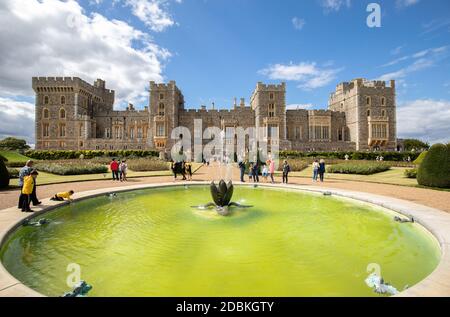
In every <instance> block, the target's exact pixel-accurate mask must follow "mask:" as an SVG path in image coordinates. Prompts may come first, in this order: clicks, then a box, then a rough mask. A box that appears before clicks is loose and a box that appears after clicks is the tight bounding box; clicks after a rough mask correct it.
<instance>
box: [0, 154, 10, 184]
mask: <svg viewBox="0 0 450 317" xmlns="http://www.w3.org/2000/svg"><path fill="white" fill-rule="evenodd" d="M8 186H9V172H8V169H7V168H6V165H5V162H4V161H3V160H0V188H7V187H8Z"/></svg>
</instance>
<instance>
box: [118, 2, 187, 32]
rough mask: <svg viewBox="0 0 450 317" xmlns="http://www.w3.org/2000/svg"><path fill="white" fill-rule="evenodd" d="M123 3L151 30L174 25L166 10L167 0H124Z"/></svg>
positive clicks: (156, 30) (157, 30)
mask: <svg viewBox="0 0 450 317" xmlns="http://www.w3.org/2000/svg"><path fill="white" fill-rule="evenodd" d="M176 2H178V3H181V1H176ZM125 5H127V6H130V7H131V10H132V13H133V14H134V15H135V16H136V17H138V18H139V19H140V20H141V21H142V22H144V23H145V25H147V26H148V27H149V28H150V29H151V30H152V31H155V32H161V31H164V30H165V29H166V28H168V27H171V26H173V25H175V21H174V20H173V19H172V17H171V16H170V14H169V12H168V11H167V6H168V1H167V0H125Z"/></svg>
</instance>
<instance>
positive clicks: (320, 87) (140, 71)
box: [0, 0, 450, 144]
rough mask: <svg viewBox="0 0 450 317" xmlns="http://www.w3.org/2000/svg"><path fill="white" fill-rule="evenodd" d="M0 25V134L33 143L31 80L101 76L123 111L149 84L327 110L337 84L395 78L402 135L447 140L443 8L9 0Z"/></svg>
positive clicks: (398, 0) (448, 5)
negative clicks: (267, 92) (271, 87)
mask: <svg viewBox="0 0 450 317" xmlns="http://www.w3.org/2000/svg"><path fill="white" fill-rule="evenodd" d="M372 2H374V3H377V4H379V5H380V8H381V19H380V20H381V26H380V27H373V28H371V27H369V26H368V24H367V17H368V16H369V14H370V13H371V12H368V11H367V6H368V5H369V4H370V3H372ZM0 21H2V22H1V23H0V43H2V44H1V46H0V122H1V124H0V138H3V137H6V136H15V137H20V138H25V139H26V140H27V141H28V142H29V143H30V144H33V143H34V92H33V90H32V89H31V77H33V76H78V77H81V78H83V79H84V80H86V81H88V82H93V81H94V80H95V79H96V78H102V79H104V80H106V83H107V87H108V88H110V89H114V90H115V91H116V103H115V108H116V109H123V108H124V107H125V106H126V104H127V103H128V102H131V103H133V104H134V105H135V106H136V107H137V108H143V107H144V106H145V105H147V103H148V85H149V84H148V83H149V81H152V80H153V81H156V82H167V81H170V80H175V81H176V82H177V85H178V87H179V88H180V89H181V90H182V92H183V94H184V96H185V101H186V107H187V108H198V107H200V105H206V106H208V107H210V106H211V103H212V102H215V105H216V108H221V109H225V108H230V107H232V103H233V98H234V97H237V98H238V100H239V98H241V97H244V98H246V100H247V102H248V100H249V98H250V95H251V93H252V91H253V90H254V88H255V86H256V83H257V82H259V81H262V82H265V83H280V82H286V84H287V96H286V102H287V107H288V108H297V107H300V108H306V109H324V108H326V107H327V102H328V97H329V94H330V93H332V92H333V91H334V90H335V87H336V85H337V84H338V83H340V82H343V81H350V80H352V79H354V78H367V79H370V80H375V79H378V80H390V79H395V80H396V81H397V107H398V109H397V121H398V123H397V124H398V137H399V138H420V139H422V140H424V141H428V142H431V143H435V142H448V141H449V140H450V1H448V0H426V1H425V0H386V1H375V0H371V1H366V0H305V1H297V0H283V1H279V0H110V1H108V0H79V1H75V0H67V1H60V0H2V1H0Z"/></svg>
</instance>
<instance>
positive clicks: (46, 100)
mask: <svg viewBox="0 0 450 317" xmlns="http://www.w3.org/2000/svg"><path fill="white" fill-rule="evenodd" d="M44 105H48V96H44Z"/></svg>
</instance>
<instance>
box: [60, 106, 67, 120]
mask: <svg viewBox="0 0 450 317" xmlns="http://www.w3.org/2000/svg"><path fill="white" fill-rule="evenodd" d="M59 117H60V118H61V119H65V118H66V110H64V108H62V109H61V110H59Z"/></svg>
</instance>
